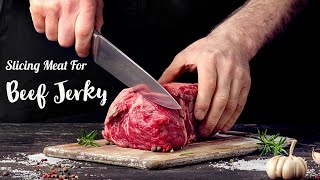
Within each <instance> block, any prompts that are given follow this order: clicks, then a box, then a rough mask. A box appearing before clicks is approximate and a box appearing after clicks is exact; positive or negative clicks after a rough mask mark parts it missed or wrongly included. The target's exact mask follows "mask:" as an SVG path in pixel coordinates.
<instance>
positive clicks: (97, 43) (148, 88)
mask: <svg viewBox="0 0 320 180" xmlns="http://www.w3.org/2000/svg"><path fill="white" fill-rule="evenodd" d="M92 50H93V59H94V61H95V63H97V64H98V65H99V66H101V67H102V68H103V69H105V70H106V71H108V72H109V73H110V74H112V75H113V76H114V77H116V78H117V79H118V80H120V81H121V82H122V83H124V84H125V85H127V86H128V87H132V88H133V90H134V91H136V92H139V93H140V94H142V95H143V96H144V97H145V98H146V99H148V100H150V101H152V102H154V103H156V104H159V105H161V106H164V107H167V108H170V109H181V106H180V105H179V104H178V103H177V101H176V100H175V99H174V98H173V97H172V96H171V95H170V94H169V93H168V91H166V90H165V89H164V88H163V87H162V86H161V85H160V84H159V83H158V82H157V81H156V80H155V79H154V78H153V77H152V76H150V75H149V74H148V73H147V72H146V71H145V70H144V69H142V68H141V67H140V66H139V65H138V64H137V63H135V62H134V61H133V60H131V59H130V58H129V57H128V56H127V55H125V54H124V53H123V52H122V51H120V50H119V49H118V48H117V47H116V46H114V45H113V44H112V43H111V42H109V41H108V40H107V39H106V38H104V37H103V36H102V35H101V34H100V33H98V32H97V31H94V33H93V45H92Z"/></svg>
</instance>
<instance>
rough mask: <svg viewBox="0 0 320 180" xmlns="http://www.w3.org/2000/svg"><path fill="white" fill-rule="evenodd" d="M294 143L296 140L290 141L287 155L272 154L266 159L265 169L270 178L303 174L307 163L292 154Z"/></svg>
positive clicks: (298, 176) (300, 176) (297, 176)
mask: <svg viewBox="0 0 320 180" xmlns="http://www.w3.org/2000/svg"><path fill="white" fill-rule="evenodd" d="M296 143H297V141H296V140H294V141H293V142H292V144H291V147H290V153H289V156H274V157H273V158H271V159H270V160H269V161H268V163H267V165H266V171H267V174H268V176H269V178H270V179H278V178H283V179H300V178H302V177H304V176H305V174H306V172H307V163H306V162H305V160H304V159H303V158H301V157H296V156H293V155H292V153H293V150H294V146H295V144H296ZM319 156H320V155H319Z"/></svg>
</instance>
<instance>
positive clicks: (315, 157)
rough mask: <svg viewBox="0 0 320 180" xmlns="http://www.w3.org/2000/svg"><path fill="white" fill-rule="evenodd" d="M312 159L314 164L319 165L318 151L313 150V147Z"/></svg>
mask: <svg viewBox="0 0 320 180" xmlns="http://www.w3.org/2000/svg"><path fill="white" fill-rule="evenodd" d="M312 159H313V160H314V162H315V163H316V164H318V165H320V153H318V152H315V151H314V148H313V149H312Z"/></svg>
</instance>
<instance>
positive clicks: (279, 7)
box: [209, 0, 307, 60]
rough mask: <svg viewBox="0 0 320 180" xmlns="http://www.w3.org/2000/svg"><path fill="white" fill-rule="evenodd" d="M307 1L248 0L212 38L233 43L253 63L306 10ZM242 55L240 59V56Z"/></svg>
mask: <svg viewBox="0 0 320 180" xmlns="http://www.w3.org/2000/svg"><path fill="white" fill-rule="evenodd" d="M306 1H307V0H248V1H247V2H246V3H245V4H244V5H243V6H242V7H240V8H239V9H238V10H237V11H235V12H234V13H233V14H232V15H231V16H230V17H229V18H227V19H226V20H225V21H224V22H223V23H221V24H220V25H219V26H218V27H217V28H215V29H214V30H213V31H212V32H211V33H210V35H209V37H212V38H213V39H215V38H218V37H220V36H221V37H223V38H224V39H225V42H226V45H227V43H228V42H232V45H233V46H234V45H236V46H237V47H238V49H239V54H241V56H242V58H244V59H247V60H250V59H251V58H252V57H253V56H255V54H256V53H257V52H258V51H259V49H260V48H261V47H262V46H263V45H264V44H266V43H267V42H268V41H269V40H271V39H273V38H274V37H275V36H276V35H277V34H278V33H279V32H281V31H282V30H283V28H284V27H285V26H286V25H287V24H288V22H289V21H290V20H291V19H292V18H293V17H294V15H295V14H297V13H298V12H299V11H300V10H301V9H302V7H304V6H305V4H306ZM239 54H238V55H239Z"/></svg>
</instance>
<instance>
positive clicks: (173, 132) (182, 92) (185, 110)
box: [102, 83, 198, 150]
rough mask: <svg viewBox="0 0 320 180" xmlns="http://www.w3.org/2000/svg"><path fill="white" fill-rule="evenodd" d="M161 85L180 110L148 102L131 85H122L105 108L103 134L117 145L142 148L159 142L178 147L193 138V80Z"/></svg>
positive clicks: (194, 96) (163, 147)
mask: <svg viewBox="0 0 320 180" xmlns="http://www.w3.org/2000/svg"><path fill="white" fill-rule="evenodd" d="M164 88H166V89H167V90H168V92H169V93H170V94H171V95H172V96H173V97H174V98H175V99H176V100H177V102H178V103H179V104H180V105H181V107H182V109H181V110H174V109H168V108H165V107H163V106H160V105H158V104H155V103H153V102H150V101H148V100H147V99H145V98H144V97H143V96H142V95H141V94H139V93H135V92H134V91H133V89H132V88H128V89H124V90H122V91H121V92H120V94H119V95H118V97H117V98H116V99H115V100H114V102H113V103H112V104H111V106H110V108H109V111H108V114H107V118H106V120H105V129H104V131H102V135H103V137H104V138H105V139H107V140H109V141H112V142H114V143H115V144H116V145H118V146H121V147H130V148H136V149H143V150H151V148H152V147H159V146H160V147H161V148H162V149H167V148H168V147H170V148H174V149H178V148H182V147H183V146H185V145H186V144H187V143H190V142H192V141H193V140H195V139H196V137H197V136H196V131H195V126H196V121H195V119H194V115H193V107H194V101H195V99H196V96H197V92H198V86H197V84H186V83H168V84H165V85H164Z"/></svg>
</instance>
